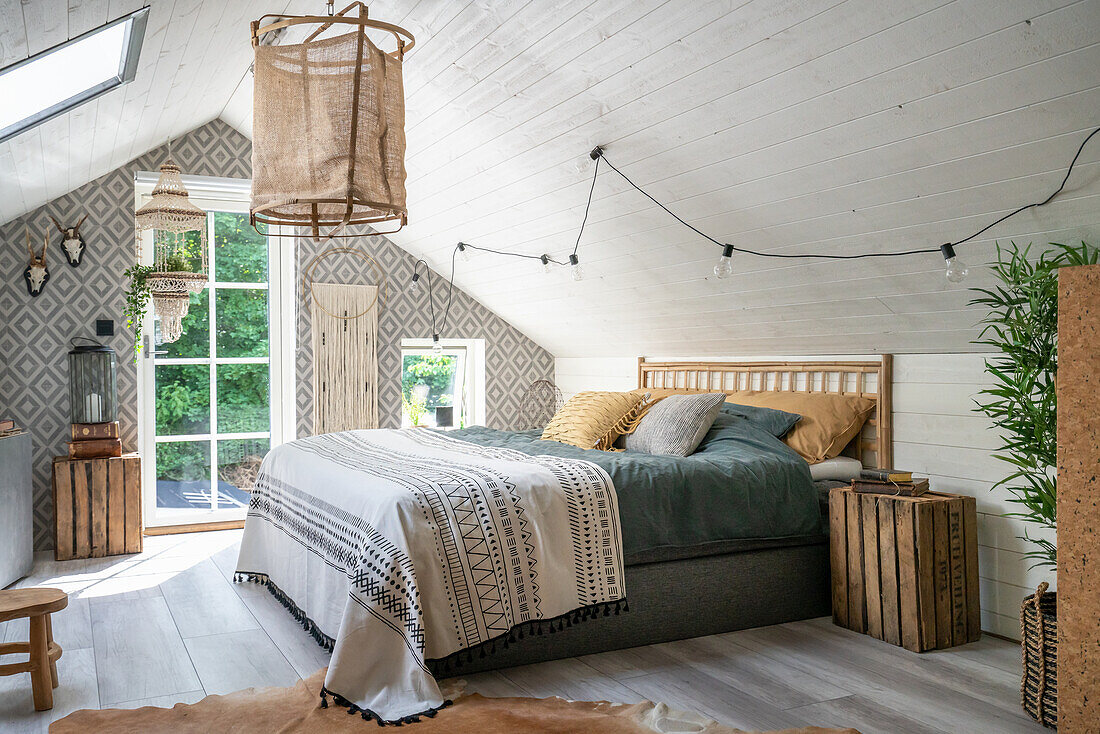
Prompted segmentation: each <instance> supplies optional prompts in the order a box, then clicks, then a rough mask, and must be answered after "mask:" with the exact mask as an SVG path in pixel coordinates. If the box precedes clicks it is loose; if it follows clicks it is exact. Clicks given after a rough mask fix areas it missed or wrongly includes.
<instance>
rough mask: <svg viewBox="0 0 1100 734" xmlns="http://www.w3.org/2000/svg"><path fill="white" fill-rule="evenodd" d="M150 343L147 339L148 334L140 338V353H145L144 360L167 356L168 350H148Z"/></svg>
mask: <svg viewBox="0 0 1100 734" xmlns="http://www.w3.org/2000/svg"><path fill="white" fill-rule="evenodd" d="M152 343H153V342H152V340H151V339H150V338H149V335H148V334H146V335H145V336H143V337H142V350H141V351H143V352H144V353H145V358H146V359H149V358H150V357H155V356H156V355H158V354H168V350H166V349H150V346H152Z"/></svg>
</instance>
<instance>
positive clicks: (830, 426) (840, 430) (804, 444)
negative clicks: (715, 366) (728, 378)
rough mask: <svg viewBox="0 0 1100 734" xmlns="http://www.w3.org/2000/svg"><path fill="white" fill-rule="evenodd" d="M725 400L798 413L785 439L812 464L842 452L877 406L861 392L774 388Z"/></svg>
mask: <svg viewBox="0 0 1100 734" xmlns="http://www.w3.org/2000/svg"><path fill="white" fill-rule="evenodd" d="M726 402H727V403H736V404H737V405H752V406H756V407H758V408H771V409H773V410H783V411H786V412H788V413H798V414H799V415H800V416H802V420H800V421H799V422H798V423H796V424H795V426H794V428H792V429H791V431H790V433H788V434H787V435H786V437H785V438H784V439H783V440H784V441H785V442H786V444H787V445H788V446H790V447H791V448H792V449H794V450H795V451H797V452H798V453H799V455H801V456H802V458H803V459H805V460H806V461H808V462H809V463H811V464H817V463H820V462H822V461H825V460H826V459H832V458H834V457H836V456H839V455H840V452H841V451H843V450H844V447H845V446H847V445H848V443H849V442H850V441H851V440H852V439H853V438H855V436H856V434H857V433H859V432H860V430H861V429H862V428H863V424H864V423H866V422H867V419H868V418H869V417H870V416H871V413H872V412H873V411H874V409H875V401H874V400H870V399H868V398H861V397H859V396H858V395H837V394H832V393H799V392H780V391H771V390H746V391H742V392H732V393H728V394H727V396H726Z"/></svg>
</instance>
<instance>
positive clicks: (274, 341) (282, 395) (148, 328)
mask: <svg viewBox="0 0 1100 734" xmlns="http://www.w3.org/2000/svg"><path fill="white" fill-rule="evenodd" d="M158 177H159V174H157V173H152V172H146V171H142V172H138V173H137V174H136V175H135V177H134V178H135V186H134V206H135V210H136V209H137V208H138V207H140V206H141V205H142V204H144V203H145V202H147V201H148V200H149V199H150V198H151V195H152V190H153V186H154V185H155V184H156V181H157V178H158ZM183 182H184V185H185V186H186V187H187V189H188V192H189V194H190V196H189V198H190V199H191V201H192V202H194V203H195V204H196V205H197V206H199V207H200V208H202V209H204V210H206V211H208V212H213V211H223V212H236V213H247V212H248V207H249V200H250V191H251V182H250V181H249V180H248V179H233V178H216V177H207V176H183ZM272 231H273V233H277V232H278V231H277V230H276V229H275V228H272ZM208 234H209V231H208ZM141 243H142V255H141V262H142V264H145V265H149V264H152V259H153V237H152V232H143V233H142V240H141ZM208 245H209V247H210V250H209V256H210V258H213V256H214V255H213V245H214V242H213V237H211V236H208ZM268 247H269V250H268V253H269V254H268V263H269V267H268V282H267V283H266V284H248V283H240V284H237V283H219V284H218V287H219V288H224V289H229V288H264V289H266V290H267V291H268V320H269V323H270V325H271V328H270V330H269V341H268V357H267V358H266V361H267V363H268V366H269V390H270V393H269V395H270V397H269V399H270V402H271V424H270V436H269V441H270V446H271V448H274V447H275V446H277V445H279V444H281V443H285V442H286V441H291V440H293V439H294V437H295V430H296V429H295V425H296V414H295V413H296V411H295V405H296V402H295V400H294V380H295V373H294V370H295V360H294V345H295V338H294V334H295V328H294V324H295V311H294V306H295V302H294V298H295V289H294V283H295V280H294V240H293V238H289V237H275V236H272V237H269V238H268ZM216 275H217V273H216V272H215V276H216ZM153 322H154V317H153V309H152V304H150V307H149V308H148V309H147V310H146V313H145V318H144V320H143V322H142V333H143V335H144V337H143V345H142V350H141V355H140V356H139V364H138V425H139V430H138V451H139V452H140V454H141V457H142V484H143V487H144V490H143V495H144V502H143V505H144V509H143V515H144V518H145V526H146V527H157V526H164V525H186V524H193V523H206V522H223V521H227V520H240V519H243V518H244V515H245V509H244V508H236V507H235V508H228V509H225V508H219V509H216V510H205V511H204V510H196V511H194V512H186V511H173V512H172V513H170V514H166V513H161V514H160V516H158V513H157V506H156V504H157V503H156V476H157V468H156V443H157V437H156V416H155V414H154V410H153V406H154V404H155V402H154V401H155V394H154V374H153V371H154V365H155V364H166V363H167V364H210V363H213V364H214V365H220V364H249V363H257V362H262V361H264V360H263V359H262V358H236V357H217V356H216V355H215V351H214V339H215V338H216V329H215V328H214V325H213V324H211V329H210V339H211V347H210V349H211V351H210V355H211V356H210V357H203V358H194V359H192V358H172V359H170V360H157V359H155V358H154V349H155V345H153V343H152V342H153V340H152V335H153V329H154V323H153ZM210 399H211V403H210V405H211V408H210V410H211V426H210V432H209V433H206V434H195V435H187V436H178V437H177V436H162V437H161V438H160V441H161V442H169V441H201V440H209V441H210V447H211V457H210V460H211V472H212V473H211V482H215V481H217V476H216V475H215V474H213V465H214V463H215V462H216V456H215V455H214V452H215V449H216V440H217V439H234V438H257V437H268V432H259V433H232V434H229V433H218V432H217V425H216V423H215V421H216V420H217V382H216V380H214V381H212V383H211V386H210ZM215 436H216V437H217V439H216V438H215Z"/></svg>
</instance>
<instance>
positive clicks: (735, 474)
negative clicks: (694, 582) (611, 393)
mask: <svg viewBox="0 0 1100 734" xmlns="http://www.w3.org/2000/svg"><path fill="white" fill-rule="evenodd" d="M449 435H450V436H452V437H454V438H459V439H462V440H465V441H470V442H471V443H476V444H480V445H482V446H496V447H501V448H508V449H514V450H516V451H521V452H523V453H525V454H531V455H538V454H550V455H552V456H565V457H571V458H579V459H587V460H589V461H591V462H593V463H596V464H599V465H600V466H601V467H603V468H604V470H605V471H607V473H608V474H610V475H611V479H612V480H613V481H614V483H615V491H616V493H617V494H618V497H619V516H620V519H621V522H622V529H623V552H624V554H625V555H626V556H627V557H630V556H634V555H638V554H645V553H647V552H652V551H655V550H658V549H667V548H688V547H691V546H696V545H704V544H708V543H714V542H716V541H727V540H737V539H762V538H768V539H771V538H786V537H791V536H806V535H815V534H818V533H820V532H821V513H820V509H819V505H818V496H817V492H816V490H815V489H814V486H813V481H812V480H811V479H810V469H809V465H807V464H806V462H805V461H804V460H803V459H802V458H801V457H800V456H799V455H798V454H796V453H795V452H794V451H793V450H792V449H790V448H789V447H788V446H787V445H786V444H785V443H783V442H782V441H780V440H779V439H778V438H775V437H774V436H772V435H771V433H769V432H768V431H767V430H765V429H764V428H763V427H762V426H761V425H759V424H757V423H753V422H750V421H749V420H746V419H745V418H743V417H738V416H733V415H726V414H722V415H720V416H719V417H718V420H717V421H716V422H715V424H714V427H712V428H711V430H710V432H709V433H708V434H707V436H706V438H704V439H703V442H702V443H701V444H700V445H699V448H698V450H696V452H695V453H694V454H692V455H691V456H688V457H673V456H656V455H653V454H644V453H640V452H621V453H613V452H606V451H596V450H590V451H588V450H584V449H579V448H576V447H575V446H569V445H567V444H563V443H558V442H556V441H543V440H542V439H541V438H539V436H540V435H541V431H522V432H513V431H499V430H495V429H491V428H481V427H474V428H465V429H461V430H457V431H452V432H450V434H449Z"/></svg>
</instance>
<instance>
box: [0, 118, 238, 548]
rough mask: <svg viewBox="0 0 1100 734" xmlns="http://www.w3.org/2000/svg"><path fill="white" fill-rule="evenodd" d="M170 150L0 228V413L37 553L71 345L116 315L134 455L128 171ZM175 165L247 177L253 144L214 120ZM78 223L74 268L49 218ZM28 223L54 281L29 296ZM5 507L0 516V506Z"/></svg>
mask: <svg viewBox="0 0 1100 734" xmlns="http://www.w3.org/2000/svg"><path fill="white" fill-rule="evenodd" d="M167 153H168V149H167V147H166V146H161V147H159V148H156V149H154V150H151V151H149V152H148V153H146V154H144V155H142V156H140V157H138V158H136V159H134V160H133V161H130V162H129V163H127V164H126V165H124V166H120V167H119V168H116V169H115V170H113V171H111V172H110V173H108V174H105V175H103V176H100V177H99V178H97V179H95V180H94V181H90V182H88V183H86V184H84V185H83V186H81V187H80V188H78V189H76V190H74V191H71V192H69V193H68V194H65V195H64V196H59V197H58V198H56V199H54V200H53V201H51V202H49V203H48V204H45V205H44V206H42V207H39V208H38V209H36V210H34V211H32V212H29V213H27V214H25V215H24V216H22V217H19V218H18V219H14V220H12V221H10V222H6V223H4V224H3V225H0V355H3V358H2V360H0V362H2V365H0V370H2V372H0V417H11V418H14V419H15V421H16V423H17V424H18V425H19V426H21V427H22V428H23V429H24V430H28V431H30V433H31V441H32V444H33V452H32V461H33V464H34V468H33V475H34V505H33V507H34V547H35V548H36V549H38V550H42V549H45V548H52V547H53V497H52V495H53V491H52V487H51V481H52V480H51V474H50V472H51V470H50V465H51V461H52V459H53V457H54V456H59V455H63V454H65V453H66V446H65V441H66V440H68V436H69V388H68V376H69V373H68V363H67V358H66V356H65V355H66V353H67V352H68V351H69V349H70V347H69V339H71V338H73V337H75V336H89V337H93V338H96V337H95V321H96V319H113V320H114V322H115V336H114V338H99V339H100V341H104V340H106V342H107V343H108V344H110V346H111V347H112V348H113V349H114V350H115V351H116V352H117V353H118V402H119V416H118V417H119V423H120V426H119V427H120V429H121V431H122V444H123V449H124V450H126V451H136V450H137V368H136V367H135V366H134V363H133V348H132V344H133V341H132V334H131V332H130V330H129V329H127V328H126V324H125V322H124V321H123V316H122V313H123V307H124V304H125V301H124V299H123V292H124V290H125V287H126V278H125V277H124V276H123V275H122V273H123V271H124V270H126V269H127V268H128V267H130V265H132V264H133V262H134V172H135V171H156V170H157V167H158V166H160V164H161V163H163V162H164V159H165V157H166V156H167ZM172 159H173V160H175V162H176V163H177V164H179V165H180V166H181V167H182V168H183V170H184V172H186V173H190V174H195V175H199V176H228V177H233V178H248V177H249V176H250V175H251V171H252V145H251V143H250V142H249V140H248V138H246V137H244V136H243V135H241V134H240V133H239V132H237V131H236V130H234V129H233V128H232V127H230V126H229V125H227V124H226V123H224V122H222V121H221V120H214V121H213V122H210V123H207V124H206V125H203V126H202V127H200V128H197V129H196V130H192V131H191V132H190V133H188V134H187V135H184V136H183V137H181V138H179V139H178V140H173V141H172ZM85 214H87V215H88V220H87V221H86V222H84V224H83V225H81V227H80V233H81V234H82V235H83V236H84V241H85V242H86V243H87V248H86V249H85V250H84V259H83V261H82V262H81V263H80V266H79V267H76V268H74V267H71V266H70V265H69V264H68V263H67V262H66V261H65V256H64V255H63V254H62V253H61V247H60V244H61V243H60V237H61V233H60V232H58V231H57V229H56V228H55V227H54V225H53V223H52V222H51V221H50V220H49V217H48V215H53V216H54V217H55V218H56V219H57V220H58V221H59V222H61V223H62V224H63V225H70V224H75V223H76V222H77V221H78V220H79V219H80V217H82V216H84V215H85ZM25 224H26V225H29V226H30V228H31V237H32V240H33V241H34V243H35V248H36V249H37V248H40V247H41V246H42V231H43V227H48V231H49V232H50V249H49V253H48V254H47V261H48V262H47V265H48V267H49V270H50V282H49V283H47V284H46V286H45V288H43V289H42V293H41V294H39V296H38V297H37V298H31V297H30V295H29V294H28V293H27V288H26V285H25V282H24V280H23V270H24V268H26V267H27V248H26V245H25V244H24V239H23V237H24V235H23V226H24V225H25ZM0 511H2V510H0Z"/></svg>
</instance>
